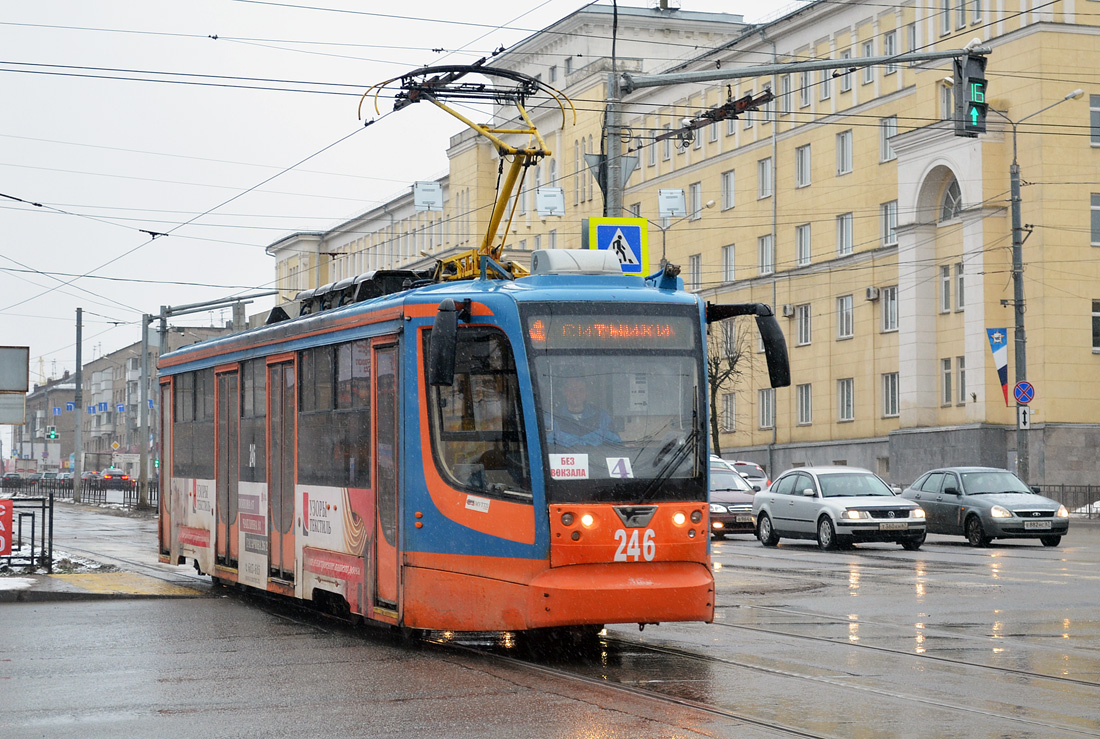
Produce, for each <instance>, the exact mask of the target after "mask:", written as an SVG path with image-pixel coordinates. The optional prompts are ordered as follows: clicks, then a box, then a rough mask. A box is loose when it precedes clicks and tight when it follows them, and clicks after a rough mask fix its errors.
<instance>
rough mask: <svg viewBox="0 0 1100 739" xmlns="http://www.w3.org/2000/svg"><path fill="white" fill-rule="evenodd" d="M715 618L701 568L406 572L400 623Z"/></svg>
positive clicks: (461, 625)
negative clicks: (526, 573)
mask: <svg viewBox="0 0 1100 739" xmlns="http://www.w3.org/2000/svg"><path fill="white" fill-rule="evenodd" d="M713 620H714V579H713V577H712V576H711V573H710V570H709V569H707V567H706V566H705V565H703V564H698V563H691V562H653V563H644V564H599V565H576V566H573V567H556V568H553V569H550V570H544V571H543V572H541V573H540V574H538V575H537V576H536V577H535V578H534V579H533V580H531V582H530V583H529V584H526V585H524V584H519V583H514V582H504V581H502V580H496V579H492V578H485V577H475V576H471V575H464V574H459V573H456V572H447V571H441V570H426V569H422V568H419V567H406V568H405V603H404V625H405V626H408V627H410V628H418V629H450V630H453V631H515V630H523V629H535V628H544V627H550V626H570V625H578V624H612V623H658V622H662V621H706V622H710V621H713Z"/></svg>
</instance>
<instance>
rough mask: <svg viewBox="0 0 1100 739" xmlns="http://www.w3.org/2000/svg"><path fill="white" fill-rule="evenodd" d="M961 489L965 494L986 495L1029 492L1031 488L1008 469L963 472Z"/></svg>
mask: <svg viewBox="0 0 1100 739" xmlns="http://www.w3.org/2000/svg"><path fill="white" fill-rule="evenodd" d="M962 481H963V489H964V490H965V491H966V493H967V495H986V494H989V493H1030V492H1031V489H1030V488H1029V487H1028V486H1027V485H1025V484H1024V481H1023V480H1021V479H1020V478H1018V477H1016V475H1014V474H1012V473H1011V472H1008V471H1004V470H1002V471H996V472H963V473H962Z"/></svg>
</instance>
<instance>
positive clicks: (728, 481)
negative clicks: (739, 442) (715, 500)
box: [710, 467, 753, 493]
mask: <svg viewBox="0 0 1100 739" xmlns="http://www.w3.org/2000/svg"><path fill="white" fill-rule="evenodd" d="M710 490H711V492H712V493H713V492H716V491H720V490H741V491H744V492H746V493H751V492H753V490H752V486H750V485H749V484H748V483H747V482H745V478H743V477H741V475H739V474H737V473H736V472H734V471H733V470H731V469H728V468H721V467H711V468H710Z"/></svg>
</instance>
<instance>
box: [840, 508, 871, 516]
mask: <svg viewBox="0 0 1100 739" xmlns="http://www.w3.org/2000/svg"><path fill="white" fill-rule="evenodd" d="M840 517H841V518H870V517H871V514H870V513H868V512H867V511H852V510H848V511H844V512H843V513H841V514H840Z"/></svg>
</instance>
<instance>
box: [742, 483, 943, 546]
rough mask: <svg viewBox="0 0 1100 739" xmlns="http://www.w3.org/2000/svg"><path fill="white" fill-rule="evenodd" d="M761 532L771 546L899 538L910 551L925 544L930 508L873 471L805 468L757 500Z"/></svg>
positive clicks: (845, 543)
mask: <svg viewBox="0 0 1100 739" xmlns="http://www.w3.org/2000/svg"><path fill="white" fill-rule="evenodd" d="M752 512H753V515H754V516H755V517H756V536H757V538H758V539H760V543H761V544H763V545H764V546H766V547H774V546H775V545H776V544H778V543H779V539H780V538H782V537H788V538H791V539H815V538H816V539H817V545H818V546H819V547H821V548H822V549H836V548H838V547H850V546H851V545H852V544H854V543H856V542H861V541H887V542H896V543H898V544H901V545H902V546H903V547H905V548H906V549H908V550H910V551H915V550H917V549H919V548H920V546H921V544H923V543H924V536H925V532H926V527H925V517H924V510H923V509H922V508H921V507H920V506H919V505H917V504H916V503H914V502H913V501H911V500H906V499H905V498H901V497H898V496H897V495H896V494H895V493H894V491H893V490H892V489H891V488H890V486H889V485H887V484H886V483H885V482H883V481H882V479H880V478H879V477H878V476H877V475H875V474H874V473H873V472H871V471H870V470H865V469H862V468H859V467H799V468H796V469H793V470H788V471H787V472H784V473H783V474H782V475H780V476H779V477H778V478H776V481H775V482H774V483H772V486H771V487H770V488H768V489H767V490H762V491H760V492H759V493H757V494H756V496H755V497H754V498H753V503H752Z"/></svg>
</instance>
